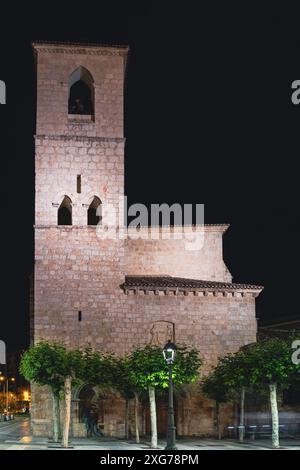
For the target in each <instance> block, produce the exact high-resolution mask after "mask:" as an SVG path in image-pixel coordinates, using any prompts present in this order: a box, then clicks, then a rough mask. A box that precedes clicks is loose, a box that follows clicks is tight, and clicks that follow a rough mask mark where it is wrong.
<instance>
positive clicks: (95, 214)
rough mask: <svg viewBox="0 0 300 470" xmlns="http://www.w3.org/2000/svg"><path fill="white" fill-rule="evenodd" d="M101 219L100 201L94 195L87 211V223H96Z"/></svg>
mask: <svg viewBox="0 0 300 470" xmlns="http://www.w3.org/2000/svg"><path fill="white" fill-rule="evenodd" d="M101 220H102V214H101V201H100V199H99V198H98V197H97V196H94V199H93V200H92V202H91V204H90V206H89V208H88V211H87V223H88V225H98V224H100V223H101Z"/></svg>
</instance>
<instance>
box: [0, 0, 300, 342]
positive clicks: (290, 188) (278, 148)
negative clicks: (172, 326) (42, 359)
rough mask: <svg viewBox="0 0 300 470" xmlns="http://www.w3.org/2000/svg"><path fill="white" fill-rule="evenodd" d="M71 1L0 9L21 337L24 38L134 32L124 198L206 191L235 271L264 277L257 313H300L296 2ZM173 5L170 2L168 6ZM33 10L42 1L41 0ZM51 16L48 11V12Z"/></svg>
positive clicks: (13, 328)
mask: <svg viewBox="0 0 300 470" xmlns="http://www.w3.org/2000/svg"><path fill="white" fill-rule="evenodd" d="M97 3H98V5H99V6H100V9H98V13H97V14H96V13H94V12H93V10H91V9H90V8H89V9H88V11H84V5H82V7H81V10H76V8H75V7H73V8H72V9H70V10H69V11H67V12H62V11H61V10H56V9H55V8H54V6H53V8H50V9H49V10H47V9H46V8H45V10H44V11H39V10H35V13H34V10H30V7H29V6H28V4H27V3H26V6H25V7H24V10H25V13H26V16H24V12H21V11H18V13H19V14H18V17H16V15H14V16H13V15H12V13H7V14H6V13H4V14H2V13H3V12H1V23H2V24H1V32H0V36H1V42H0V79H1V80H4V81H5V82H6V85H7V104H6V105H5V106H0V124H1V127H0V136H1V141H0V155H1V163H2V164H1V184H0V190H1V198H0V201H1V229H2V230H1V242H2V243H1V249H2V254H1V275H2V276H1V277H2V279H1V300H2V302H1V303H2V307H1V325H0V339H4V340H6V341H7V343H8V348H9V349H15V348H22V347H24V346H25V345H26V344H27V342H28V334H27V333H28V322H27V316H28V291H29V275H30V273H31V272H32V270H33V228H32V226H33V223H34V145H33V143H34V141H33V135H34V133H35V76H34V64H33V54H32V49H31V45H30V43H31V41H32V40H34V39H45V40H55V41H60V40H61V41H77V42H78V41H82V42H99V43H104V44H105V43H107V44H112V43H113V44H128V45H129V46H130V57H129V61H128V70H127V84H126V90H125V91H126V95H125V129H126V138H127V142H126V158H125V161H126V167H125V170H126V188H125V191H126V194H127V196H128V198H129V203H133V202H142V203H145V204H150V203H162V202H167V203H170V204H172V203H174V202H179V203H204V204H205V222H206V223H223V222H226V223H230V224H231V227H230V229H229V231H228V233H227V234H226V235H225V237H224V258H225V262H226V264H227V266H228V268H229V269H230V271H231V273H232V274H233V276H234V281H235V282H249V283H257V284H262V285H264V286H265V290H264V292H263V293H262V294H261V296H260V297H259V299H258V301H257V314H258V316H259V317H260V318H261V319H267V318H272V317H276V316H280V317H282V316H291V315H299V305H300V297H299V294H298V291H299V287H298V283H299V275H298V270H299V267H298V262H299V235H300V224H299V209H298V200H299V198H298V192H299V170H298V166H299V165H298V162H299V143H300V105H299V106H294V105H293V104H292V102H291V98H290V97H291V83H292V81H293V80H296V79H300V25H299V24H298V23H299V22H298V17H299V15H298V14H297V12H295V10H293V11H289V12H288V11H281V10H275V9H273V10H270V9H268V10H267V9H266V10H265V11H264V10H263V9H262V7H259V8H258V7H256V8H255V7H253V6H252V7H251V8H250V7H245V5H242V6H241V5H240V6H239V7H235V8H233V7H232V8H231V9H229V7H228V6H227V7H226V9H225V8H224V7H223V9H221V8H220V7H219V8H218V9H215V11H213V12H212V11H210V12H208V11H204V10H203V11H202V12H201V11H199V12H196V11H189V10H188V9H186V10H185V11H181V10H175V9H169V10H165V11H162V10H161V9H157V10H154V9H150V8H149V9H148V10H147V9H144V10H143V11H142V10H132V11H130V9H128V7H126V9H125V8H124V7H123V8H120V6H118V8H117V7H116V8H115V9H114V10H113V11H107V9H104V8H102V6H101V2H97ZM173 8H174V7H173ZM40 9H41V10H43V9H44V7H43V6H42V4H41V3H40ZM46 20H47V23H46Z"/></svg>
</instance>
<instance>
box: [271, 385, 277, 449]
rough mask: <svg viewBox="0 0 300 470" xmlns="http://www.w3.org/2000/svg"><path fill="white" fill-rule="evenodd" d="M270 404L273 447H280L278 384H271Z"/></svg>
mask: <svg viewBox="0 0 300 470" xmlns="http://www.w3.org/2000/svg"><path fill="white" fill-rule="evenodd" d="M269 388H270V404H271V415H272V447H273V448H274V449H278V447H279V417H278V406H277V384H270V385H269Z"/></svg>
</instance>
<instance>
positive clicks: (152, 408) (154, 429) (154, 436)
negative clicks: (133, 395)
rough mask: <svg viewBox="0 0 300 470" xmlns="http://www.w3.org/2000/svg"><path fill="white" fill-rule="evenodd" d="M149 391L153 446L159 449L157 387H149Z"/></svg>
mask: <svg viewBox="0 0 300 470" xmlns="http://www.w3.org/2000/svg"><path fill="white" fill-rule="evenodd" d="M148 391H149V402H150V420H151V448H152V449H157V420H156V402H155V388H154V387H149V388H148Z"/></svg>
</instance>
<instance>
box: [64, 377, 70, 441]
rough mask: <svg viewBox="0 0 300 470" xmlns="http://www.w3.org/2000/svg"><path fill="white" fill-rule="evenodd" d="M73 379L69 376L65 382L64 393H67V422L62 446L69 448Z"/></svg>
mask: <svg viewBox="0 0 300 470" xmlns="http://www.w3.org/2000/svg"><path fill="white" fill-rule="evenodd" d="M71 384H72V379H71V377H67V378H66V379H65V384H64V393H65V422H64V432H63V441H62V446H63V447H65V448H67V447H68V445H69V431H70V421H71V392H72V385H71Z"/></svg>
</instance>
